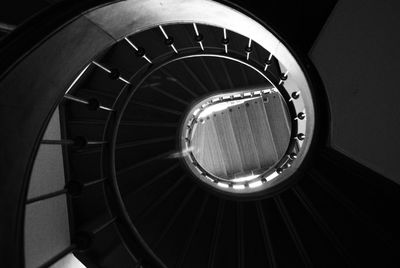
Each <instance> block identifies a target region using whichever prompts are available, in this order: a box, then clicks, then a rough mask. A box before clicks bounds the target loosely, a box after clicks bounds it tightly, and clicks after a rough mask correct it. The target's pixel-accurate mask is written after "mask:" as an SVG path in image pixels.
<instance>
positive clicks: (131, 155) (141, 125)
mask: <svg viewBox="0 0 400 268" xmlns="http://www.w3.org/2000/svg"><path fill="white" fill-rule="evenodd" d="M242 4H243V5H244V6H246V4H244V3H242ZM157 5H160V6H161V7H160V9H159V10H158V9H157ZM163 5H165V6H163ZM196 7H197V9H196ZM178 8H179V10H178ZM247 8H248V9H249V10H252V8H251V5H250V4H247ZM253 9H254V7H253ZM137 10H140V12H139V11H137ZM160 10H161V11H160ZM207 12H208V13H207ZM219 12H221V13H219ZM224 12H226V13H224ZM204 14H206V15H204ZM221 14H224V15H226V16H228V15H232V16H233V17H232V20H230V19H225V17H224V16H221ZM144 15H145V16H144ZM217 15H219V17H216V16H217ZM235 16H237V17H235ZM235 18H236V19H237V20H239V21H236V22H235ZM45 19H47V21H45ZM241 19H242V21H240V20H241ZM49 22H51V23H49ZM248 23H251V24H248ZM248 25H255V26H254V27H253V28H246V26H248ZM259 29H260V30H259ZM30 30H32V31H33V33H30V34H27V32H29V31H30ZM270 35H271V36H273V37H274V38H276V40H277V41H276V43H274V42H273V41H271V40H275V39H268V38H272V37H269V36H270ZM260 36H262V37H265V38H264V39H263V38H261V37H260ZM270 43H271V44H273V45H271V44H270ZM275 45H276V47H278V46H281V47H280V49H275V48H276V47H275ZM0 53H1V54H0V57H1V58H2V59H3V60H2V62H1V63H0V68H1V69H0V71H1V74H2V75H1V77H0V92H1V95H0V97H1V100H2V106H1V107H4V108H3V109H2V110H3V111H2V112H1V117H0V122H2V124H3V125H5V126H7V127H6V128H5V131H4V132H3V133H2V134H1V137H2V140H3V142H2V146H3V143H4V147H3V148H4V149H3V150H2V151H3V153H2V154H3V156H2V158H3V163H2V164H1V165H2V168H1V174H2V176H3V177H4V178H5V179H4V180H3V181H2V182H1V184H0V185H1V192H0V193H1V198H2V200H3V198H4V200H5V202H2V203H3V204H2V205H1V208H2V210H3V211H4V213H3V214H4V216H3V220H1V222H2V223H4V224H2V226H1V229H0V230H1V232H0V234H1V237H3V239H2V242H1V246H2V260H3V261H4V265H5V267H50V266H52V265H53V266H54V267H62V266H63V264H62V262H60V261H62V260H63V258H65V256H67V255H71V253H72V254H73V256H75V257H76V258H77V259H78V260H79V261H80V262H81V263H82V264H83V265H85V266H86V267H143V268H146V267H211V268H212V267H239V268H244V267H303V266H304V267H398V266H399V265H400V260H399V259H398V257H397V255H398V246H397V244H398V241H399V239H400V232H399V230H398V225H399V224H400V221H399V219H398V217H396V215H395V214H396V211H397V209H398V204H399V201H400V188H399V187H398V186H397V184H395V183H393V182H391V181H389V180H388V179H387V178H385V177H384V176H382V175H380V174H378V173H377V172H374V171H372V170H371V169H369V168H367V167H365V166H364V165H361V164H359V163H358V162H356V161H354V160H353V159H352V158H350V157H348V156H345V155H344V154H342V153H340V152H338V151H337V150H335V149H334V148H333V146H331V140H330V128H331V127H332V125H331V124H330V120H331V117H333V116H334V115H331V114H330V112H331V110H330V107H329V106H330V105H331V103H330V102H329V100H328V98H327V96H326V93H325V87H324V84H323V83H322V81H321V79H320V77H319V75H318V73H317V70H316V69H315V68H314V66H313V64H312V63H311V62H310V61H309V59H307V57H303V56H302V55H301V53H300V54H298V53H296V52H295V50H293V49H291V48H290V47H289V46H288V44H287V43H286V41H285V40H284V39H281V38H280V37H279V36H278V35H277V34H276V33H275V32H274V31H272V30H271V28H270V27H269V26H268V25H267V24H265V23H264V22H263V21H261V20H259V19H257V18H256V17H255V16H254V15H253V14H251V13H250V12H248V11H247V10H245V9H242V8H241V7H239V6H236V5H235V4H232V3H229V2H225V1H216V2H214V1H206V0H205V1H200V0H199V1H197V0H193V1H187V2H180V1H175V0H170V1H158V2H157V1H152V0H149V1H143V2H140V1H133V0H132V1H122V2H112V3H108V1H103V2H99V1H88V2H85V3H79V2H77V3H74V2H61V3H59V4H56V5H54V6H52V7H51V8H50V9H48V10H45V11H44V12H42V13H41V14H39V15H38V16H36V17H33V18H32V19H31V20H30V21H28V23H26V24H24V25H22V26H21V27H19V28H17V29H16V30H15V31H13V32H11V33H10V34H9V35H8V36H6V37H5V38H4V39H3V41H2V47H1V48H0ZM39 61H40V62H41V63H40V64H39V65H38V64H37V62H39ZM27 88H28V89H31V90H27ZM27 91H29V92H27ZM221 107H222V108H221ZM257 111H259V112H257ZM262 125H264V126H265V127H264V128H261V127H260V126H262ZM267 140H268V141H267ZM271 151H274V152H275V154H272V153H271ZM271 155H273V156H271ZM249 159H251V161H250V160H249ZM249 174H251V176H249ZM44 176H46V177H47V180H46V179H44V178H42V177H44ZM56 176H58V178H55V177H56ZM49 177H52V178H53V179H50V180H49V179H48V178H49ZM51 180H53V181H51ZM43 187H44V188H46V187H47V188H46V189H45V190H43ZM39 188H40V189H39ZM35 191H36V192H35ZM35 206H36V208H35ZM46 206H50V207H51V208H46ZM46 209H48V210H46ZM54 210H57V212H54ZM60 211H62V213H61V212H60ZM52 213H53V214H52ZM57 213H59V214H57ZM50 214H52V215H53V216H51V215H50ZM61 225H65V226H67V227H66V229H64V232H65V233H64V234H62V235H63V237H68V239H67V240H68V242H69V243H68V245H64V246H62V248H59V249H58V247H60V246H57V247H56V246H54V247H53V248H52V250H50V249H51V245H52V244H54V243H55V242H54V240H57V237H58V235H60V232H59V229H57V226H61ZM54 230H56V231H54ZM54 234H57V237H54V238H53V239H50V238H49V236H54ZM62 235H60V237H61V236H62ZM28 239H30V240H29V241H28ZM60 239H63V238H60ZM51 240H53V242H51ZM46 241H47V242H46ZM49 241H50V242H49ZM46 243H47V246H46V245H44V244H46ZM54 245H56V244H54ZM50 251H54V252H50ZM32 256H36V257H33V259H32ZM37 256H40V257H37ZM30 260H33V261H31V262H30ZM57 265H58V266H57Z"/></svg>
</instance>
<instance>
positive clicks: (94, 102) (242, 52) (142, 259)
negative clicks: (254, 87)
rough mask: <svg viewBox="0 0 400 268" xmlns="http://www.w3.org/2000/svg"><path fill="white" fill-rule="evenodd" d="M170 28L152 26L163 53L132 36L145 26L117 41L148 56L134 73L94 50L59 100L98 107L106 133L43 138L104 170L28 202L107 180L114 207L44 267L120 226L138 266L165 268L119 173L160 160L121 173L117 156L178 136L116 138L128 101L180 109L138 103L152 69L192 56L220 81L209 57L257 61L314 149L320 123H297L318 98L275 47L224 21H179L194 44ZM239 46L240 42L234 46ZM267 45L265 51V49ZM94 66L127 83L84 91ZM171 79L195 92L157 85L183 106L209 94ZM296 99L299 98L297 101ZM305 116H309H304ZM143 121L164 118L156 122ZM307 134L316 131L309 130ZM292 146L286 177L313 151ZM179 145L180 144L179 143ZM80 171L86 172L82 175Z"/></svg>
mask: <svg viewBox="0 0 400 268" xmlns="http://www.w3.org/2000/svg"><path fill="white" fill-rule="evenodd" d="M170 26H174V24H167V25H157V26H155V27H154V28H153V29H150V30H148V31H152V30H154V29H155V30H157V31H158V34H159V36H160V37H161V38H160V39H159V40H160V41H161V42H160V43H161V44H162V45H163V46H165V47H166V48H167V49H168V50H167V51H165V52H163V53H160V54H159V55H155V54H156V53H155V51H154V50H151V49H148V48H147V47H146V44H141V45H142V46H143V47H141V46H139V45H137V43H136V42H135V41H134V40H133V39H134V38H135V37H136V36H138V35H139V36H140V33H141V32H139V33H135V35H132V36H125V37H124V38H123V39H121V40H120V42H119V43H117V44H116V46H118V45H121V44H122V43H125V45H128V46H129V47H130V48H131V52H132V54H134V55H136V57H137V60H138V62H141V65H139V67H138V69H137V70H136V71H135V73H133V74H132V73H131V74H130V75H128V76H126V75H127V73H129V72H128V71H127V70H122V69H120V68H116V66H108V65H107V64H106V63H103V62H102V59H103V58H102V57H101V56H95V57H94V58H93V59H92V60H91V61H90V62H89V63H88V64H87V65H86V66H85V67H84V68H83V69H82V71H81V72H80V73H79V74H78V75H77V77H76V79H74V81H73V82H72V83H71V84H70V86H69V87H68V88H67V89H66V90H65V94H64V96H63V100H62V103H61V104H60V105H62V106H63V105H66V106H68V105H70V106H71V105H73V106H74V107H77V106H82V107H86V108H87V109H88V110H90V111H92V112H96V113H99V114H101V117H102V120H104V121H105V124H104V126H103V127H104V128H102V129H101V131H102V132H103V133H102V134H101V135H98V137H100V138H98V139H92V138H89V137H85V136H84V135H73V136H72V135H71V136H68V137H65V139H61V140H42V141H41V143H42V144H47V145H62V146H66V147H68V148H69V149H68V151H69V153H71V150H74V151H76V152H77V153H79V154H87V155H90V154H91V152H99V153H101V156H100V161H99V166H98V168H99V170H101V172H100V176H98V177H96V178H93V180H90V181H86V182H82V181H79V180H76V179H71V180H69V181H68V182H67V183H66V185H65V187H64V189H62V190H59V191H57V192H54V193H49V194H45V195H41V196H38V197H35V198H32V199H28V200H26V204H31V203H34V202H39V201H42V200H45V199H48V198H51V197H54V196H58V195H62V194H67V195H68V196H71V197H74V198H76V197H80V196H82V195H85V191H86V189H89V188H90V187H93V186H99V185H101V186H102V191H104V192H105V193H106V197H107V198H106V199H107V202H108V205H109V210H108V211H107V213H108V217H107V220H106V221H105V222H104V223H102V224H100V225H99V226H98V227H97V228H94V229H93V230H85V231H83V230H82V231H77V232H76V235H74V239H73V240H72V242H73V243H72V245H71V246H69V247H68V248H66V249H65V250H63V251H62V252H60V254H57V255H56V256H54V257H53V258H51V259H50V260H48V261H47V262H46V263H45V264H44V265H43V266H44V267H46V266H49V265H51V264H53V263H55V262H56V261H57V260H59V259H60V258H62V257H63V256H64V255H66V254H67V253H70V252H75V251H83V250H87V249H88V248H89V247H90V245H91V244H92V242H93V239H94V237H95V236H96V235H97V234H99V233H100V232H101V231H103V230H104V229H106V228H107V227H109V226H111V225H114V224H115V225H116V226H117V227H118V229H119V231H120V232H121V234H122V235H121V239H122V241H123V244H124V245H125V244H126V246H127V250H128V251H129V252H131V255H132V258H134V259H135V261H136V258H135V257H133V255H135V256H137V257H138V259H139V262H138V266H140V265H144V266H146V265H147V264H149V265H151V266H153V265H154V266H160V267H163V266H164V264H163V263H162V261H161V260H159V259H158V257H157V256H156V255H155V254H154V253H153V251H152V249H151V248H150V247H149V246H148V245H147V243H146V241H145V240H144V239H143V238H142V237H141V235H140V233H139V232H138V231H137V230H136V228H135V225H134V224H133V223H132V220H131V218H130V215H128V213H127V211H126V208H125V203H124V200H123V196H122V195H121V193H120V185H119V182H118V173H123V172H127V171H129V170H132V169H134V168H137V167H138V166H140V165H143V164H147V163H150V162H151V161H152V160H154V159H151V158H150V159H144V160H142V161H140V162H136V163H134V164H132V165H128V166H126V167H124V168H122V169H120V170H118V171H117V170H116V168H117V167H116V162H118V161H116V155H115V152H116V150H118V149H120V148H126V147H129V146H130V147H135V146H139V145H143V144H146V143H147V144H149V143H158V142H163V141H165V140H168V141H171V138H170V137H169V138H166V139H163V140H160V139H158V140H157V139H152V140H144V141H140V142H132V143H131V144H128V143H126V144H117V141H118V130H119V128H121V125H123V124H124V121H123V120H122V118H123V116H124V112H125V110H126V109H127V107H128V106H129V105H132V104H133V105H136V106H147V107H148V108H151V109H155V110H160V111H162V112H165V113H171V112H172V113H174V112H175V113H176V111H173V110H172V109H170V108H163V107H159V106H156V105H151V104H148V103H147V104H146V103H140V102H139V101H136V100H135V96H136V95H135V94H136V93H137V92H138V91H140V90H143V88H146V87H153V86H152V85H151V83H146V79H150V78H154V77H155V76H156V75H154V76H153V74H154V73H157V72H159V71H161V70H162V68H164V67H165V66H167V65H170V64H173V63H175V62H178V61H179V62H184V61H185V60H186V59H198V60H199V62H198V64H199V65H204V67H205V68H206V72H207V76H208V77H209V79H210V80H212V81H213V83H215V77H214V78H213V75H212V74H211V75H210V70H208V69H207V64H204V58H205V57H213V58H222V59H229V60H233V61H235V62H239V63H240V64H241V65H243V66H247V67H250V68H251V69H252V70H255V71H256V72H257V73H259V74H261V75H262V76H264V78H265V79H266V80H267V81H268V86H271V85H272V86H273V89H274V90H276V92H279V93H280V94H281V95H282V96H283V97H284V99H285V101H286V104H287V105H288V106H289V110H290V115H291V123H292V132H291V140H292V141H293V142H295V144H296V146H300V147H301V144H302V143H303V141H304V142H306V143H307V144H308V145H307V146H306V147H307V148H306V149H307V150H306V151H308V149H309V147H308V146H310V144H311V143H312V137H313V131H314V129H313V128H314V125H313V123H312V127H311V128H308V126H306V125H302V126H301V127H299V126H298V124H299V121H301V120H304V122H312V121H313V119H314V114H313V109H311V110H312V112H310V114H308V113H306V112H305V105H304V103H303V104H300V105H299V104H298V103H302V102H308V103H307V105H311V106H310V107H312V106H313V105H314V100H313V99H307V98H309V97H310V96H309V95H307V94H309V92H308V90H309V89H308V88H307V94H306V95H305V97H304V99H303V95H302V94H301V93H300V92H301V90H299V89H298V87H293V86H294V83H293V81H295V80H296V78H294V80H292V79H291V72H290V69H288V68H286V69H283V68H284V66H285V65H282V64H281V63H280V61H279V59H277V58H276V57H275V56H274V54H273V52H272V51H268V50H266V49H265V48H264V47H262V46H261V45H260V44H258V43H257V42H256V41H254V40H253V39H251V38H248V37H246V36H242V35H240V34H237V33H234V29H230V30H227V29H226V28H224V27H214V26H209V25H203V24H202V23H201V22H199V23H197V22H194V23H188V24H183V23H182V24H175V26H178V27H184V28H185V27H186V28H185V29H186V30H187V28H190V29H191V34H192V36H190V35H189V37H188V36H184V38H188V39H190V40H191V41H190V42H193V45H191V46H186V47H185V46H183V47H181V46H179V45H178V42H179V36H176V35H174V36H172V35H170V34H169V31H168V29H169V27H170ZM203 27H204V28H203ZM211 28H212V29H211ZM186 30H185V31H186ZM203 30H204V31H203ZM214 30H215V31H217V32H219V36H218V39H220V41H219V42H218V45H215V46H212V45H211V46H209V45H208V44H207V39H208V38H209V37H210V36H209V35H208V33H207V32H208V31H209V32H210V33H211V34H210V35H212V36H215V35H216V34H215V33H214V32H213V31H214ZM231 35H238V36H239V38H242V40H245V41H246V42H245V43H243V44H242V43H240V44H235V42H233V41H232V39H234V38H232V37H231ZM236 45H237V46H238V47H239V48H237V47H235V46H236ZM256 46H258V47H259V48H256ZM261 49H262V52H260V50H261ZM258 53H261V54H263V55H264V56H260V57H257V56H259V55H257V54H258ZM225 64H226V63H225V62H224V63H223V64H222V67H223V70H222V71H223V72H225V74H227V73H228V72H229V70H228V69H227V67H226V65H225ZM243 66H241V68H243ZM296 68H298V67H296ZM185 69H186V72H187V74H188V76H191V77H192V79H194V80H195V81H196V82H197V83H198V84H199V85H200V87H202V88H203V90H204V89H205V90H204V92H202V93H201V94H208V89H207V88H204V86H202V82H201V81H200V80H199V78H198V77H197V78H196V73H195V72H194V71H193V70H191V69H190V67H188V66H186V68H185ZM129 71H131V70H129ZM93 72H102V73H103V75H104V77H107V79H110V80H112V81H118V82H119V83H121V84H120V88H119V89H117V91H116V92H113V93H111V94H110V92H106V93H105V92H103V93H101V92H95V91H93V90H91V89H82V83H83V81H85V79H87V76H88V75H89V74H92V73H93ZM165 72H167V70H164V75H165ZM241 72H243V70H241ZM288 78H290V79H289V80H290V83H289V87H290V89H289V88H286V87H285V85H286V80H287V79H288ZM155 79H156V78H155ZM226 79H227V81H228V82H229V83H230V84H232V81H231V80H232V79H234V78H233V77H230V76H229V74H228V75H227V78H226ZM243 79H244V81H245V82H248V80H249V79H250V78H249V77H247V74H246V72H245V75H244V78H243ZM166 80H168V82H172V83H173V84H175V85H176V86H178V87H180V88H182V89H183V90H184V91H186V92H188V94H189V95H192V96H191V99H188V100H182V99H180V97H179V96H177V95H173V94H169V93H168V92H164V91H163V90H162V89H158V91H159V92H161V93H160V94H163V95H164V97H165V98H166V99H168V98H169V99H174V100H175V101H178V102H181V103H183V104H184V105H188V104H190V103H191V102H192V101H193V100H195V99H197V98H198V97H201V96H202V95H201V94H199V92H194V91H193V89H191V88H190V87H188V86H187V85H184V83H183V82H182V81H181V80H179V79H176V78H174V77H173V76H170V75H166ZM246 80H247V81H246ZM215 84H217V89H218V88H220V86H218V82H217V83H215ZM153 88H154V87H153ZM294 88H296V89H294ZM81 89H82V90H81ZM260 94H263V92H261V93H260ZM95 95H97V96H95ZM203 96H204V95H203ZM239 98H241V96H239ZM100 99H101V100H100ZM105 99H106V101H105V102H106V104H103V102H104V101H103V100H105ZM295 103H297V105H296V104H295ZM52 105H53V108H55V107H56V105H54V104H52ZM67 109H68V107H67ZM77 109H78V111H79V109H81V108H77ZM181 114H182V113H179V115H181ZM305 114H306V116H304V115H305ZM178 118H179V117H178ZM309 119H310V120H309ZM96 120H97V119H96ZM125 123H126V122H125ZM135 123H137V122H135ZM135 123H133V124H135ZM140 123H143V124H146V123H147V124H157V123H154V122H140ZM161 123H162V124H167V125H168V124H170V122H168V123H165V122H161ZM139 125H140V124H139ZM173 125H174V126H176V127H177V128H178V127H179V122H178V121H177V122H174V123H173ZM42 132H43V131H42ZM308 134H310V135H309V136H308ZM309 137H310V138H309ZM308 138H309V139H308ZM70 148H71V149H70ZM293 148H294V145H293V144H291V145H290V146H288V149H287V153H286V154H285V158H284V159H282V160H281V161H280V162H279V163H278V164H277V165H276V167H274V168H275V171H276V172H277V173H278V174H279V175H280V174H283V175H282V176H286V177H287V178H289V177H290V176H291V175H293V174H294V173H295V171H296V170H297V168H298V167H299V166H300V164H298V165H297V166H296V165H292V163H293V162H294V161H298V163H301V162H302V160H303V159H304V158H305V156H306V153H304V155H300V157H297V152H296V155H294V152H293V151H292V150H293ZM174 149H175V150H178V149H179V148H174ZM170 154H171V151H167V152H165V154H162V156H158V157H157V158H162V157H167V156H169V155H170ZM291 166H292V167H291ZM287 169H293V170H294V171H293V172H290V173H287V172H285V171H286V170H287ZM285 174H287V175H285ZM77 177H80V176H79V175H78V176H77ZM260 180H261V182H262V183H265V182H266V179H265V178H264V177H260ZM211 181H212V182H213V183H216V184H217V185H218V182H219V181H218V180H217V178H212V180H211ZM228 187H231V185H229V186H228ZM243 187H245V188H246V187H248V184H243ZM232 188H233V185H232ZM279 190H281V189H279ZM160 200H162V199H160ZM205 202H206V201H205ZM204 204H205V203H204ZM203 208H204V207H203Z"/></svg>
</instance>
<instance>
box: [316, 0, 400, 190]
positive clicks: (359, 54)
mask: <svg viewBox="0 0 400 268" xmlns="http://www.w3.org/2000/svg"><path fill="white" fill-rule="evenodd" d="M310 57H311V59H312V60H313V62H314V63H315V65H316V67H317V69H318V70H319V72H320V75H321V77H322V79H323V81H324V83H325V86H326V90H327V92H328V97H329V102H330V105H331V112H332V127H331V142H332V146H333V147H334V148H335V149H337V150H339V151H341V152H343V153H344V154H345V155H347V156H349V157H351V158H353V159H356V160H357V161H358V162H360V163H361V164H363V165H365V166H367V167H369V168H371V169H372V170H374V171H376V172H378V173H380V174H382V175H383V176H385V177H387V178H389V179H391V180H393V181H395V182H397V183H400V168H399V165H398V161H399V160H400V157H399V152H400V87H399V79H400V1H398V0H339V2H338V4H337V6H336V8H335V9H334V11H333V13H332V14H331V17H330V18H329V20H328V22H327V24H326V25H325V27H324V28H323V30H322V32H321V34H320V36H319V39H318V40H317V41H316V42H315V44H314V47H313V49H312V50H311V52H310Z"/></svg>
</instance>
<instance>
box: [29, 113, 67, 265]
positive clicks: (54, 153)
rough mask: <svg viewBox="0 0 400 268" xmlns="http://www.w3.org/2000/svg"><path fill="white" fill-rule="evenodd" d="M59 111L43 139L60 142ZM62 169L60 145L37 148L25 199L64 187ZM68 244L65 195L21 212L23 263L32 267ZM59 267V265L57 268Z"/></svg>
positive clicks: (32, 204) (49, 257) (30, 205)
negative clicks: (23, 220) (23, 234)
mask: <svg viewBox="0 0 400 268" xmlns="http://www.w3.org/2000/svg"><path fill="white" fill-rule="evenodd" d="M60 137H61V133H60V119H59V111H58V109H56V110H55V112H54V114H53V116H52V118H51V120H50V122H49V125H48V127H47V130H46V132H45V134H44V137H43V139H60ZM64 185H65V178H64V166H63V156H62V151H61V146H60V145H41V146H40V148H39V151H38V154H37V156H36V159H35V162H34V165H33V171H32V174H31V180H30V185H29V193H28V197H29V198H31V197H35V196H40V195H43V194H48V193H51V192H54V191H58V190H61V189H63V188H64ZM69 245H70V233H69V221H68V208H67V200H66V196H65V194H63V195H61V196H56V197H52V198H50V199H46V200H43V201H39V202H35V203H31V204H29V205H27V206H26V210H25V264H26V267H27V268H30V267H32V268H35V267H38V266H39V265H41V264H43V263H44V262H45V261H47V260H49V259H51V258H52V257H53V256H55V255H56V254H58V253H60V252H61V251H63V250H64V249H65V248H67V247H68V246H69ZM59 267H61V266H59Z"/></svg>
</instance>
